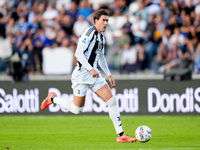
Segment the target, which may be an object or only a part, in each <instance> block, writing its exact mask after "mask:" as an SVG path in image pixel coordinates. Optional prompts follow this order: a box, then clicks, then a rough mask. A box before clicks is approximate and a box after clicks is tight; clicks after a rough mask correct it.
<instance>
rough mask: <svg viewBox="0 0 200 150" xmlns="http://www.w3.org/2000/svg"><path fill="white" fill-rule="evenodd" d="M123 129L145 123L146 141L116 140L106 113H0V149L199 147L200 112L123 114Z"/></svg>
mask: <svg viewBox="0 0 200 150" xmlns="http://www.w3.org/2000/svg"><path fill="white" fill-rule="evenodd" d="M121 117H122V123H123V129H124V131H125V133H126V134H128V135H129V136H134V132H135V129H136V128H137V127H138V126H140V125H147V126H149V127H150V128H151V129H152V133H153V134H152V139H151V140H150V141H149V142H147V143H140V142H135V143H116V133H115V130H114V126H113V124H112V122H111V120H110V118H109V116H108V115H105V116H90V115H89V116H85V115H79V116H75V115H71V116H67V115H63V116H0V150H7V149H10V150H82V149H88V150H100V149H101V150H104V149H109V150H112V149H118V150H122V149H124V150H127V149H133V150H134V149H135V150H168V149H169V150H179V149H180V150H192V149H198V150H199V149H200V117H199V116H134V115H132V116H124V115H122V116H121Z"/></svg>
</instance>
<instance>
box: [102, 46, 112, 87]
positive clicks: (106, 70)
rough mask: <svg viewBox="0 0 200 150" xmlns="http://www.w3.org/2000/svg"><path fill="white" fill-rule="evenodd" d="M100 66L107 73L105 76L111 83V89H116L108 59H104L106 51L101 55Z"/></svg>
mask: <svg viewBox="0 0 200 150" xmlns="http://www.w3.org/2000/svg"><path fill="white" fill-rule="evenodd" d="M99 66H100V67H101V69H102V70H103V71H104V72H105V74H106V75H107V76H108V80H109V82H110V85H111V87H115V80H114V79H113V77H112V75H111V73H110V70H109V68H108V64H107V62H106V59H105V57H104V49H103V50H102V51H101V53H100V57H99Z"/></svg>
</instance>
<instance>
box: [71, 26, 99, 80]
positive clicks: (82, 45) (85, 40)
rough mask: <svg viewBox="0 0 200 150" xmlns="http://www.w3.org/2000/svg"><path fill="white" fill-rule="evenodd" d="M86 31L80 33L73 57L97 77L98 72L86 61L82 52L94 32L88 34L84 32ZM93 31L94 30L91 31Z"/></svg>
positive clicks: (87, 45)
mask: <svg viewBox="0 0 200 150" xmlns="http://www.w3.org/2000/svg"><path fill="white" fill-rule="evenodd" d="M87 32H88V29H87V30H86V31H85V32H84V33H83V34H82V35H81V37H80V38H79V42H78V46H77V49H76V52H75V57H76V58H77V60H78V61H79V62H80V63H81V64H82V65H83V66H84V67H85V68H86V69H87V70H88V71H90V73H91V75H92V76H93V77H94V78H98V77H99V73H98V72H97V71H96V70H95V69H94V68H93V67H92V66H91V65H90V64H89V63H88V61H87V59H86V57H85V55H84V52H85V51H86V49H87V48H88V47H89V44H90V41H91V39H92V37H93V34H94V33H91V34H90V35H89V36H88V34H86V33H87ZM93 32H94V31H93Z"/></svg>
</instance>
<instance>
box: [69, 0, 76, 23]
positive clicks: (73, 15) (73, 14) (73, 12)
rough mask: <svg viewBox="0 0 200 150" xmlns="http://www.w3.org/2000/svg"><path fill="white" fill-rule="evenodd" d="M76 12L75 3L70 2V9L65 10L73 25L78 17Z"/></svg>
mask: <svg viewBox="0 0 200 150" xmlns="http://www.w3.org/2000/svg"><path fill="white" fill-rule="evenodd" d="M77 10H78V5H77V3H76V2H75V1H71V4H70V9H69V10H67V12H66V14H67V15H70V17H71V18H72V23H74V22H75V21H76V20H77V17H78V14H77Z"/></svg>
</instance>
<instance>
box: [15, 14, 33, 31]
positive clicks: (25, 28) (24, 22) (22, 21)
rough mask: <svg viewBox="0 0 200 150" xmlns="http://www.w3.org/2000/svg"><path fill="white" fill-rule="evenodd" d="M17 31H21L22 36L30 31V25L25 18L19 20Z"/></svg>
mask: <svg viewBox="0 0 200 150" xmlns="http://www.w3.org/2000/svg"><path fill="white" fill-rule="evenodd" d="M18 29H19V31H21V33H22V34H26V33H27V31H28V30H29V29H30V24H29V23H28V22H27V20H26V17H25V16H22V17H20V19H19V23H18Z"/></svg>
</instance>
